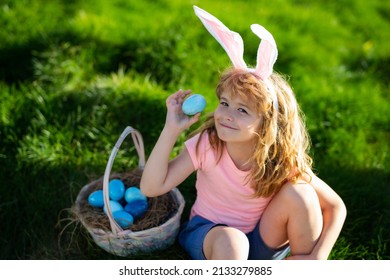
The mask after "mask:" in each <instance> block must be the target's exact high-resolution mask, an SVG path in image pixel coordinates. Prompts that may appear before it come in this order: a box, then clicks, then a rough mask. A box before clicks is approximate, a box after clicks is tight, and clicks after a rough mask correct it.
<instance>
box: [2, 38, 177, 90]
mask: <svg viewBox="0 0 390 280" xmlns="http://www.w3.org/2000/svg"><path fill="white" fill-rule="evenodd" d="M166 33H167V34H165V35H164V34H161V36H160V37H159V38H148V37H145V38H141V37H138V38H136V39H134V40H132V39H128V40H126V41H123V42H121V43H110V42H107V41H101V40H100V39H97V38H94V37H85V36H84V37H82V36H80V35H79V34H77V33H75V32H72V31H66V30H64V31H61V32H53V33H51V34H48V35H47V37H46V39H45V40H43V39H42V38H38V37H32V38H30V39H29V40H28V41H26V42H25V43H23V44H18V45H12V46H5V47H3V48H0V79H1V80H3V81H4V82H6V83H8V84H18V83H21V82H26V81H29V82H31V81H33V80H34V79H35V78H36V77H35V73H34V71H35V70H34V62H33V61H34V59H35V58H36V57H37V55H38V56H39V55H40V54H41V53H44V52H46V51H48V50H50V49H51V48H52V47H53V46H61V45H62V44H70V45H72V46H79V47H81V48H82V49H83V51H85V52H88V53H89V56H90V58H91V59H93V65H94V71H96V73H102V74H110V73H112V72H117V71H118V69H119V68H120V67H122V68H125V69H131V70H135V71H136V72H138V73H140V74H144V75H148V76H150V77H151V78H152V79H153V80H155V81H157V82H158V83H159V84H160V85H165V86H166V85H168V84H171V83H174V82H175V81H179V80H180V78H181V76H182V73H181V72H182V66H181V60H180V58H179V56H178V52H177V51H176V50H175V49H176V44H177V40H178V39H177V38H176V37H175V36H174V34H175V32H171V31H166ZM79 62H80V63H82V61H79Z"/></svg>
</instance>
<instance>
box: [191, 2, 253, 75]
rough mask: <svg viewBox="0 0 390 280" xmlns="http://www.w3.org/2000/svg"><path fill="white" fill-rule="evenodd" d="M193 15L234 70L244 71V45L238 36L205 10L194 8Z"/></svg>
mask: <svg viewBox="0 0 390 280" xmlns="http://www.w3.org/2000/svg"><path fill="white" fill-rule="evenodd" d="M194 11H195V14H196V15H197V16H198V17H199V18H200V20H201V21H202V23H203V25H204V26H205V27H206V29H207V30H208V31H209V32H210V34H211V35H213V37H214V38H215V39H216V40H217V41H218V42H219V43H220V44H221V46H222V47H223V48H224V49H225V51H226V53H227V54H228V56H229V58H230V60H231V61H232V63H233V66H234V67H235V68H241V69H246V68H247V67H246V63H245V61H244V58H243V55H244V43H243V41H242V38H241V36H240V34H238V33H237V32H234V31H231V30H230V29H229V28H227V27H226V26H225V25H224V24H223V23H222V22H221V21H220V20H219V19H217V18H216V17H214V16H213V15H211V14H209V13H208V12H206V11H205V10H202V9H201V8H199V7H197V6H194Z"/></svg>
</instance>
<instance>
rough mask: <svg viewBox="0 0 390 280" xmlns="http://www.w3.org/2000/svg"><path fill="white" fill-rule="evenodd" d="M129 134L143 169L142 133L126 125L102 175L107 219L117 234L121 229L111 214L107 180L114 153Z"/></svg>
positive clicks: (140, 167) (140, 166) (139, 164)
mask: <svg viewBox="0 0 390 280" xmlns="http://www.w3.org/2000/svg"><path fill="white" fill-rule="evenodd" d="M129 134H131V137H132V139H133V143H134V146H135V149H136V150H137V153H138V158H139V161H138V168H139V169H143V168H144V166H145V150H144V143H143V140H142V135H141V133H139V131H137V130H136V129H134V128H132V127H131V126H128V127H126V128H125V130H124V131H123V132H122V134H121V136H119V139H118V141H117V142H116V144H115V146H114V148H113V149H112V151H111V155H110V158H109V159H108V162H107V166H106V170H105V171H104V177H103V199H104V205H105V206H106V212H107V216H108V219H109V221H110V226H111V230H112V232H113V233H114V234H117V233H119V232H121V231H123V229H122V228H121V226H120V225H119V224H118V223H117V222H116V221H115V220H114V217H113V215H112V211H111V206H110V192H109V183H108V181H109V177H110V173H111V169H112V165H113V163H114V159H115V157H116V154H117V153H118V150H119V147H120V146H121V144H122V142H123V141H124V140H125V138H126V137H127V136H128V135H129Z"/></svg>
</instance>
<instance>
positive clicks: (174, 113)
mask: <svg viewBox="0 0 390 280" xmlns="http://www.w3.org/2000/svg"><path fill="white" fill-rule="evenodd" d="M190 93H191V91H190V90H186V91H183V90H179V91H177V92H176V93H174V94H172V95H171V96H169V97H168V98H167V100H166V105H167V110H168V111H167V118H166V121H165V126H166V127H168V128H170V129H172V130H174V131H175V132H177V133H181V132H182V131H184V130H185V129H187V128H189V127H190V126H191V125H193V124H194V123H195V122H197V121H198V119H199V116H200V113H198V114H196V115H194V116H192V117H188V116H187V115H185V114H184V113H183V110H182V108H181V107H182V105H183V101H184V99H185V97H186V96H187V95H188V94H190Z"/></svg>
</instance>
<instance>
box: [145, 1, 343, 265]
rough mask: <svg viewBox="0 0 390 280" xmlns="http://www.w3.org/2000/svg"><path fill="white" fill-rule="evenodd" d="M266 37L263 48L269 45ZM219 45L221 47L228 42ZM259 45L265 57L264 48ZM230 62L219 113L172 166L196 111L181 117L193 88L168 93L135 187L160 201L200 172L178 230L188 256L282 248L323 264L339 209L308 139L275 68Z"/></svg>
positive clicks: (250, 254)
mask: <svg viewBox="0 0 390 280" xmlns="http://www.w3.org/2000/svg"><path fill="white" fill-rule="evenodd" d="M195 11H196V12H197V15H198V16H199V17H200V18H201V19H202V22H203V20H205V19H206V20H208V23H207V25H206V24H205V26H206V27H207V28H208V29H209V28H210V25H211V21H213V22H214V23H215V22H217V21H218V20H216V19H215V18H213V17H212V16H211V15H210V14H208V13H206V12H205V11H203V10H201V9H199V8H197V7H195ZM217 24H218V25H219V27H220V26H221V24H222V23H220V22H217ZM225 28H226V27H225ZM219 30H221V28H219ZM209 31H210V29H209ZM225 31H226V30H225ZM229 32H231V31H230V30H229ZM217 33H218V31H215V30H214V33H212V34H213V36H215V37H217V36H218V34H217ZM268 35H269V34H268ZM218 38H224V37H223V36H219V37H218ZM269 38H270V37H268V39H269ZM272 39H273V38H272V35H271V40H268V41H266V42H267V43H269V42H270V41H271V45H272ZM222 41H223V42H222ZM221 42H222V43H221ZM220 43H221V44H222V45H223V44H225V46H227V45H228V42H226V39H221V40H220ZM262 43H263V42H262ZM262 47H264V45H263V46H261V44H260V47H259V52H260V50H261V49H263V53H262V54H263V56H262V59H264V52H266V53H267V52H269V50H270V48H265V49H264V48H262ZM229 48H230V47H229V46H228V47H227V48H225V49H229ZM230 50H231V48H230ZM264 50H265V51H264ZM228 54H229V52H228ZM229 56H230V58H231V59H232V61H233V64H234V67H233V68H230V69H228V70H227V71H226V72H225V73H223V74H222V75H221V78H220V81H219V83H218V86H217V89H216V92H217V97H218V99H219V105H218V107H217V108H216V110H215V112H214V113H213V114H212V115H210V116H209V118H208V119H207V120H206V122H205V124H204V125H203V126H202V128H201V129H200V132H199V133H197V134H196V135H195V136H193V137H192V138H191V139H189V140H187V141H186V142H185V148H184V149H183V150H182V151H181V153H180V154H179V155H178V156H177V157H176V158H174V159H172V160H169V157H170V153H171V151H172V149H173V147H174V145H175V142H176V140H177V138H178V137H179V135H180V134H181V133H182V132H183V131H184V130H186V129H187V128H189V127H190V126H191V125H192V124H194V123H195V122H196V121H198V119H199V115H200V114H199V113H198V114H196V115H195V116H192V117H188V116H186V115H184V113H183V112H182V109H181V105H182V103H183V100H184V99H185V97H186V96H187V95H188V94H190V93H191V91H189V90H187V91H182V90H179V91H178V92H176V93H174V94H172V95H171V96H169V97H168V99H167V101H166V105H167V117H166V121H165V126H164V128H163V130H162V132H161V135H160V137H159V139H158V141H157V143H156V145H155V147H154V149H153V151H152V152H151V154H150V156H149V159H148V161H147V163H146V166H145V169H144V172H143V176H142V179H141V190H142V192H143V193H144V194H145V195H147V196H158V195H162V194H164V193H166V192H168V191H170V190H171V189H173V188H175V187H176V186H178V185H179V184H180V183H182V182H183V181H184V180H185V179H186V178H187V177H188V176H189V175H190V174H191V173H193V172H194V171H197V182H196V190H197V198H196V201H195V203H194V205H193V207H192V210H191V215H190V219H189V221H188V222H187V223H185V224H184V225H183V226H182V229H181V231H180V233H179V242H180V244H181V245H182V246H183V248H184V249H185V250H186V251H187V252H188V254H189V255H190V256H191V257H192V258H193V259H284V258H286V257H287V255H288V253H289V252H290V256H289V257H287V259H327V258H328V256H329V253H330V251H331V249H332V247H333V245H334V243H335V241H336V239H337V237H338V235H339V233H340V231H341V228H342V225H343V223H344V220H345V216H346V209H345V206H344V203H343V201H342V200H341V198H340V197H339V196H338V195H337V194H336V193H335V192H334V191H333V190H332V189H331V188H330V187H329V186H328V185H327V184H326V183H324V182H323V181H322V180H320V179H319V178H318V177H317V176H316V175H315V174H314V173H313V172H312V171H311V159H310V157H309V155H308V154H307V149H308V146H309V141H308V137H307V133H306V129H305V127H304V124H303V122H302V120H301V118H300V111H299V106H298V104H297V103H296V100H295V97H294V94H293V92H292V90H291V88H290V86H289V85H288V83H287V82H286V81H285V79H284V78H283V77H282V76H281V75H278V74H276V73H274V72H273V71H272V67H273V63H267V65H268V66H267V65H266V66H264V65H262V66H259V65H261V63H259V61H258V65H257V67H256V69H254V70H253V69H249V68H246V67H245V66H244V67H242V65H241V66H238V64H237V63H234V62H235V61H234V59H235V58H234V55H231V53H230V54H229ZM267 56H268V58H270V56H269V53H268V54H267ZM232 57H233V58H232ZM271 60H272V58H271ZM275 60H276V57H275ZM236 61H237V60H236ZM240 63H241V62H240ZM269 66H270V67H271V69H269ZM267 67H268V68H267Z"/></svg>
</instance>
